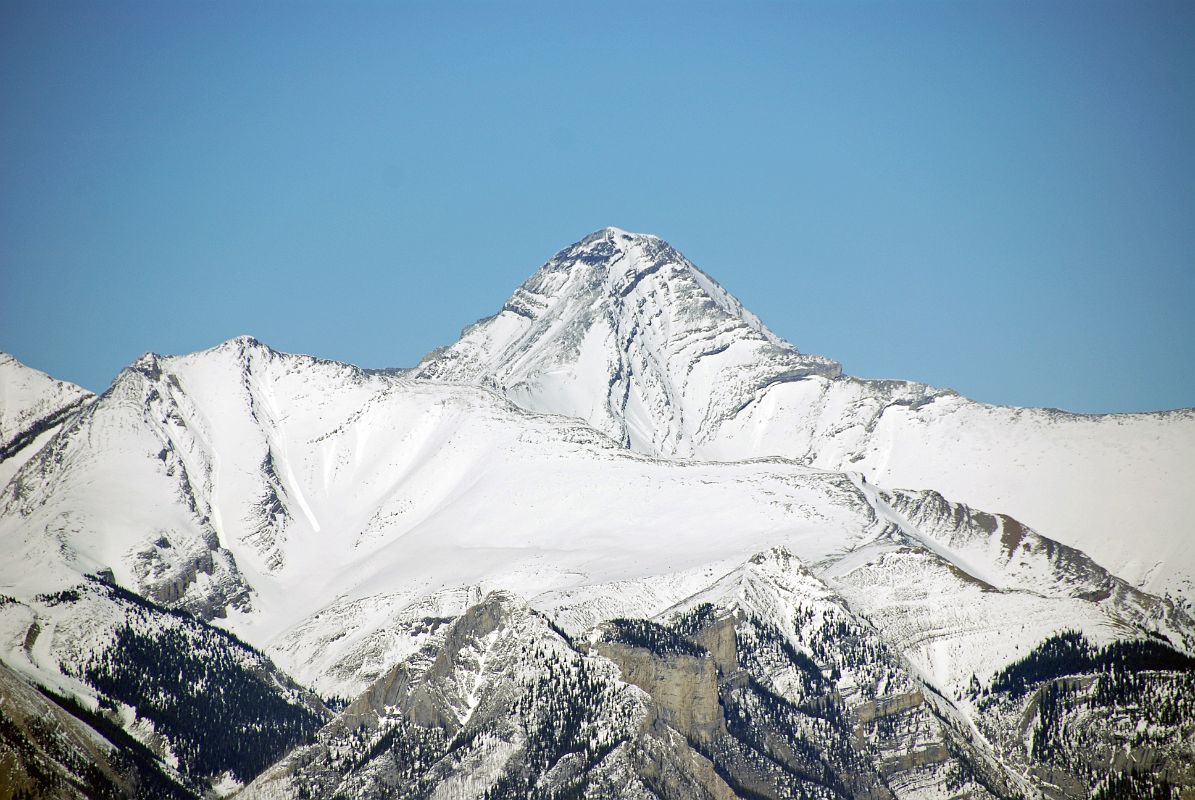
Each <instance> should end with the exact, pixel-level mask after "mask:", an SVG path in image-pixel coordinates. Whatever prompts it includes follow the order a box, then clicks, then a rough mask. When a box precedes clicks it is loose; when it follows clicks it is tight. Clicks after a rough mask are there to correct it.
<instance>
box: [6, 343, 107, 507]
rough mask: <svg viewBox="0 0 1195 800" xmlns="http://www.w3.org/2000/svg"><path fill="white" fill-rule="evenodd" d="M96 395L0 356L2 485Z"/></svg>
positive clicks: (12, 359)
mask: <svg viewBox="0 0 1195 800" xmlns="http://www.w3.org/2000/svg"><path fill="white" fill-rule="evenodd" d="M94 397H95V395H93V394H92V393H91V392H89V391H87V390H86V389H84V388H83V387H81V386H76V385H75V384H73V383H69V382H67V381H60V380H57V379H55V378H51V377H50V376H49V375H47V374H46V373H44V372H41V371H39V370H36V369H33V368H32V367H28V366H26V365H24V364H22V363H21V362H20V361H18V360H17V359H16V358H15V357H14V356H12V355H10V354H9V353H0V485H3V484H5V483H8V481H9V479H10V478H11V477H12V476H13V474H15V473H16V471H17V470H18V469H19V468H20V466H21V464H23V463H25V461H26V459H28V458H29V456H30V455H32V454H33V453H34V452H36V450H37V449H38V448H39V447H40V446H41V445H42V444H44V443H45V442H46V441H47V440H48V439H49V437H50V436H51V435H52V433H53V432H54V430H56V429H57V427H58V426H59V425H60V424H61V423H62V421H63V420H64V419H66V417H67V416H69V415H70V414H71V413H73V412H74V411H77V410H79V409H80V408H82V407H83V406H84V405H86V404H87V403H89V402H90V401H91V400H92V399H93V398H94Z"/></svg>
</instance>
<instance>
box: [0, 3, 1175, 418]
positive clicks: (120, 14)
mask: <svg viewBox="0 0 1195 800" xmlns="http://www.w3.org/2000/svg"><path fill="white" fill-rule="evenodd" d="M606 225H615V226H618V227H621V228H625V229H628V230H633V231H642V232H650V233H656V234H658V235H660V236H662V237H664V238H665V239H667V240H668V241H669V242H671V243H672V244H673V245H675V246H676V247H677V248H678V249H680V250H681V251H682V252H684V253H685V254H686V255H688V256H689V257H690V258H691V259H692V260H693V261H694V262H695V263H696V264H697V265H698V266H700V267H701V268H703V269H704V270H705V271H706V272H708V273H710V274H711V275H713V276H714V277H715V278H716V279H717V280H719V281H720V282H721V283H722V284H723V285H725V286H726V287H727V288H728V289H729V290H730V291H731V292H733V293H734V294H736V295H737V296H738V297H739V298H740V299H741V300H742V301H743V302H744V304H745V305H746V306H747V307H748V308H750V309H752V310H753V311H755V312H756V313H757V314H758V315H759V316H760V317H762V318H763V320H764V321H765V322H766V323H767V324H768V325H769V326H771V327H772V328H773V329H774V330H775V331H776V332H777V333H779V334H780V335H782V336H784V337H786V338H788V339H789V340H791V341H792V342H793V343H794V344H796V345H797V346H798V347H799V348H801V349H802V350H805V351H808V352H815V353H821V354H823V355H828V356H831V357H833V358H836V359H838V360H840V361H842V362H843V363H844V366H845V369H846V370H847V372H849V373H851V374H855V375H860V376H864V377H893V378H909V379H915V380H922V381H926V382H928V383H931V384H934V385H938V386H948V387H952V388H955V389H958V390H959V391H961V392H963V393H964V394H967V395H969V396H971V397H974V398H976V399H979V400H984V401H989V402H996V403H1008V404H1016V405H1038V406H1055V407H1060V408H1067V409H1071V410H1077V411H1126V410H1152V409H1162V408H1174V407H1180V406H1195V3H1191V2H1178V3H1153V2H1141V1H1140V0H1133V1H1132V2H1127V1H1126V2H1122V3H1104V2H1095V1H1090V0H1085V1H1084V2H1079V3H1070V2H1056V1H1051V2H1045V3H1043V2H1027V3H1018V2H1011V1H1005V0H1001V1H1000V2H983V1H982V0H965V1H960V2H930V3H926V2H921V3H919V2H898V3H896V2H880V3H868V2H826V3H795V2H790V3H750V2H748V3H740V2H734V3H731V2H726V3H722V4H702V3H692V2H684V3H682V2H670V3H655V4H653V3H642V2H635V3H628V4H618V3H586V4H580V3H576V4H574V3H551V4H549V3H543V4H532V3H519V2H516V3H510V4H507V3H488V2H487V3H480V2H479V3H476V4H452V3H415V4H409V5H407V4H400V3H376V4H374V3H361V2H347V3H346V2H335V3H331V2H329V3H321V4H316V3H307V2H224V1H223V0H215V1H212V0H209V1H207V2H188V0H172V1H171V2H158V1H157V0H155V2H145V3H128V2H120V1H119V0H117V1H116V2H109V1H105V2H91V1H90V0H89V1H88V2H83V3H75V2H64V1H59V0H56V1H55V2H50V3H47V2H42V1H41V0H38V1H37V2H31V3H25V2H12V1H11V0H0V349H3V350H8V351H10V352H12V353H14V354H15V355H16V356H17V357H18V358H20V359H21V360H23V361H25V362H26V363H28V364H31V365H32V366H35V367H37V368H39V369H43V370H46V371H48V372H50V373H51V374H53V375H55V376H57V377H62V378H66V379H69V380H73V381H76V382H78V383H81V384H83V385H85V386H87V387H89V388H92V389H97V390H99V389H102V388H104V387H105V386H106V385H107V384H108V383H109V382H110V381H111V380H112V378H113V377H114V376H115V374H116V373H117V372H118V371H119V369H120V368H121V367H122V366H124V365H125V364H127V363H128V362H130V361H132V360H133V359H135V358H136V357H137V356H138V355H139V354H141V353H142V352H144V351H147V350H153V351H156V352H161V353H179V352H189V351H192V350H197V349H201V348H204V347H208V346H211V345H213V344H215V343H217V342H219V341H221V340H224V339H227V338H229V337H232V336H235V335H238V334H241V333H252V334H254V335H256V336H257V337H258V338H260V339H262V340H263V341H265V342H267V343H268V344H270V345H272V346H273V347H275V348H277V349H280V350H287V351H294V352H306V353H311V354H314V355H318V356H323V357H327V358H334V359H339V360H344V361H350V362H354V363H358V364H361V365H363V366H369V367H382V366H408V365H412V364H414V363H415V362H416V361H418V359H419V358H420V357H421V356H422V355H423V354H424V353H425V352H426V351H428V350H430V349H432V348H433V347H436V346H439V345H442V344H447V343H449V342H451V341H453V340H454V339H455V338H456V336H457V334H458V332H459V330H460V328H461V327H463V326H464V325H466V324H468V323H470V322H472V321H473V320H475V319H477V318H478V317H481V316H485V315H488V314H491V313H494V312H495V311H496V310H497V309H498V308H499V306H500V305H501V303H502V301H503V300H504V299H505V298H506V297H507V296H508V295H509V294H510V292H511V291H512V290H513V289H514V288H515V287H516V286H517V285H518V284H519V283H520V282H522V281H523V280H524V279H525V278H526V277H527V276H528V275H530V274H531V273H532V272H533V271H534V270H535V268H536V267H537V266H538V265H539V264H540V263H542V262H543V261H545V260H546V259H547V258H549V257H550V256H551V255H552V254H553V253H554V252H555V251H556V250H557V249H559V248H561V247H563V246H564V245H566V244H569V243H570V242H572V241H575V240H577V239H579V238H581V237H582V236H584V235H585V234H587V233H589V232H590V231H592V230H594V229H597V228H600V227H603V226H606Z"/></svg>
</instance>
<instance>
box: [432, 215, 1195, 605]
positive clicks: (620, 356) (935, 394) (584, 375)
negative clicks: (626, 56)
mask: <svg viewBox="0 0 1195 800" xmlns="http://www.w3.org/2000/svg"><path fill="white" fill-rule="evenodd" d="M415 374H416V375H418V376H420V377H422V378H426V379H432V380H439V381H451V382H458V383H472V384H477V385H483V386H490V387H494V388H496V389H497V390H499V391H501V392H503V393H504V394H505V395H506V396H507V397H509V398H510V399H511V400H513V401H514V402H515V403H517V404H519V405H520V406H522V407H524V408H527V409H531V410H535V411H542V412H548V413H555V414H564V415H567V416H572V417H577V418H579V419H583V420H585V421H587V422H589V423H590V424H591V425H593V426H594V427H596V428H597V429H599V430H601V431H603V432H605V433H607V434H609V435H610V436H611V437H613V438H614V439H615V440H617V441H619V442H621V443H622V444H623V445H624V446H625V447H628V448H630V449H633V450H636V451H638V452H642V453H646V454H650V455H653V456H657V457H672V458H676V457H679V458H699V459H712V460H726V461H733V460H742V459H749V458H757V457H765V456H782V457H786V458H790V459H794V460H797V461H801V462H804V463H808V464H812V465H815V466H818V467H822V468H824V469H829V470H851V471H856V472H860V473H862V474H863V475H864V476H866V477H867V479H868V480H869V481H871V482H872V483H873V484H878V485H880V486H884V487H887V488H910V489H927V490H936V491H939V492H941V493H942V494H944V495H945V496H946V497H948V498H950V499H951V500H952V501H956V502H965V503H968V504H970V505H972V506H974V507H977V508H983V509H988V510H990V511H997V512H1003V513H1007V514H1011V515H1012V516H1014V517H1016V518H1017V519H1018V520H1021V521H1022V522H1024V523H1025V524H1027V525H1030V526H1032V527H1033V528H1034V529H1036V530H1038V531H1041V532H1042V533H1044V534H1045V535H1047V536H1050V537H1052V538H1054V539H1057V540H1059V541H1061V542H1064V543H1066V544H1068V545H1070V546H1072V547H1076V548H1078V549H1081V550H1083V551H1085V552H1087V553H1088V554H1089V555H1090V556H1092V557H1093V558H1094V559H1095V560H1096V561H1098V562H1100V563H1101V564H1103V565H1105V566H1107V567H1109V568H1110V569H1112V570H1113V571H1114V572H1115V573H1116V574H1118V575H1120V576H1121V577H1123V578H1125V579H1126V580H1128V581H1129V582H1131V583H1133V584H1135V585H1137V586H1139V587H1141V588H1144V589H1147V590H1150V591H1155V592H1165V591H1169V592H1171V593H1173V594H1186V593H1189V592H1190V591H1191V589H1192V588H1193V587H1195V583H1193V582H1195V548H1190V547H1187V546H1186V542H1187V541H1188V540H1189V538H1190V536H1191V535H1192V533H1193V528H1192V523H1191V521H1190V516H1189V514H1188V513H1187V511H1186V499H1185V493H1186V487H1188V486H1191V485H1195V409H1185V410H1179V411H1173V412H1163V413H1150V414H1113V415H1078V414H1069V413H1066V412H1061V411H1056V410H1050V409H1021V408H1011V407H1003V406H993V405H986V404H983V403H977V402H974V401H971V400H968V399H966V398H964V397H960V396H959V395H957V393H955V392H953V391H950V390H945V389H936V388H933V387H929V386H925V385H924V384H918V383H913V382H907V381H896V380H884V381H876V380H863V379H859V378H852V377H849V376H844V375H842V374H841V368H840V367H839V365H838V364H837V363H835V362H833V361H830V360H828V359H825V358H821V357H818V356H809V355H805V354H802V353H800V352H799V351H798V350H797V349H796V348H795V347H794V346H793V345H791V344H790V343H788V342H786V341H784V340H783V339H781V338H780V337H778V336H776V335H775V334H774V333H772V332H771V331H770V330H768V328H767V327H766V326H765V325H764V324H763V323H762V322H761V321H760V320H759V319H758V318H756V317H755V316H754V315H752V314H751V313H750V312H748V311H746V310H745V309H743V307H742V305H741V304H740V303H739V302H738V301H737V300H736V299H735V298H734V297H732V296H731V295H730V294H729V293H727V292H726V291H725V290H724V289H722V287H720V286H718V284H717V283H716V282H715V281H714V280H713V279H712V278H709V277H708V276H707V275H705V274H704V273H703V272H701V271H700V270H699V269H697V268H696V267H695V266H694V265H693V264H691V263H690V262H689V261H688V260H686V259H685V258H684V257H683V256H682V255H680V253H678V252H677V251H676V250H675V249H674V248H672V247H671V246H670V245H668V244H667V243H666V242H664V241H662V240H661V239H659V238H657V237H654V236H648V235H643V234H629V233H626V232H624V231H620V230H618V229H613V228H607V229H603V230H600V231H597V232H595V233H593V234H591V235H589V236H587V237H586V238H584V239H582V240H581V241H580V242H578V243H576V244H574V245H572V246H570V247H567V248H565V249H563V250H561V251H560V252H559V253H557V254H556V255H555V256H554V257H553V258H552V259H551V260H550V261H548V262H547V263H546V264H545V265H544V266H543V267H541V268H540V269H539V271H537V272H536V273H535V274H534V275H533V276H532V277H531V278H530V279H529V280H528V281H527V282H526V283H524V284H523V285H522V286H521V287H519V289H517V290H516V291H515V293H514V294H513V295H512V296H511V298H510V299H509V300H508V301H507V302H506V303H505V304H504V306H503V308H502V310H501V311H500V312H499V313H498V314H496V315H495V316H492V317H488V318H486V319H482V320H480V321H479V322H477V323H476V324H475V325H473V326H471V327H469V328H467V329H466V330H465V331H464V332H463V334H462V336H461V338H460V340H459V341H457V342H456V343H454V344H452V345H450V346H448V347H446V348H443V349H441V350H437V351H435V352H433V353H431V354H429V355H428V356H427V357H426V358H425V359H424V360H423V362H422V363H421V364H420V365H419V367H418V368H417V370H415Z"/></svg>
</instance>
